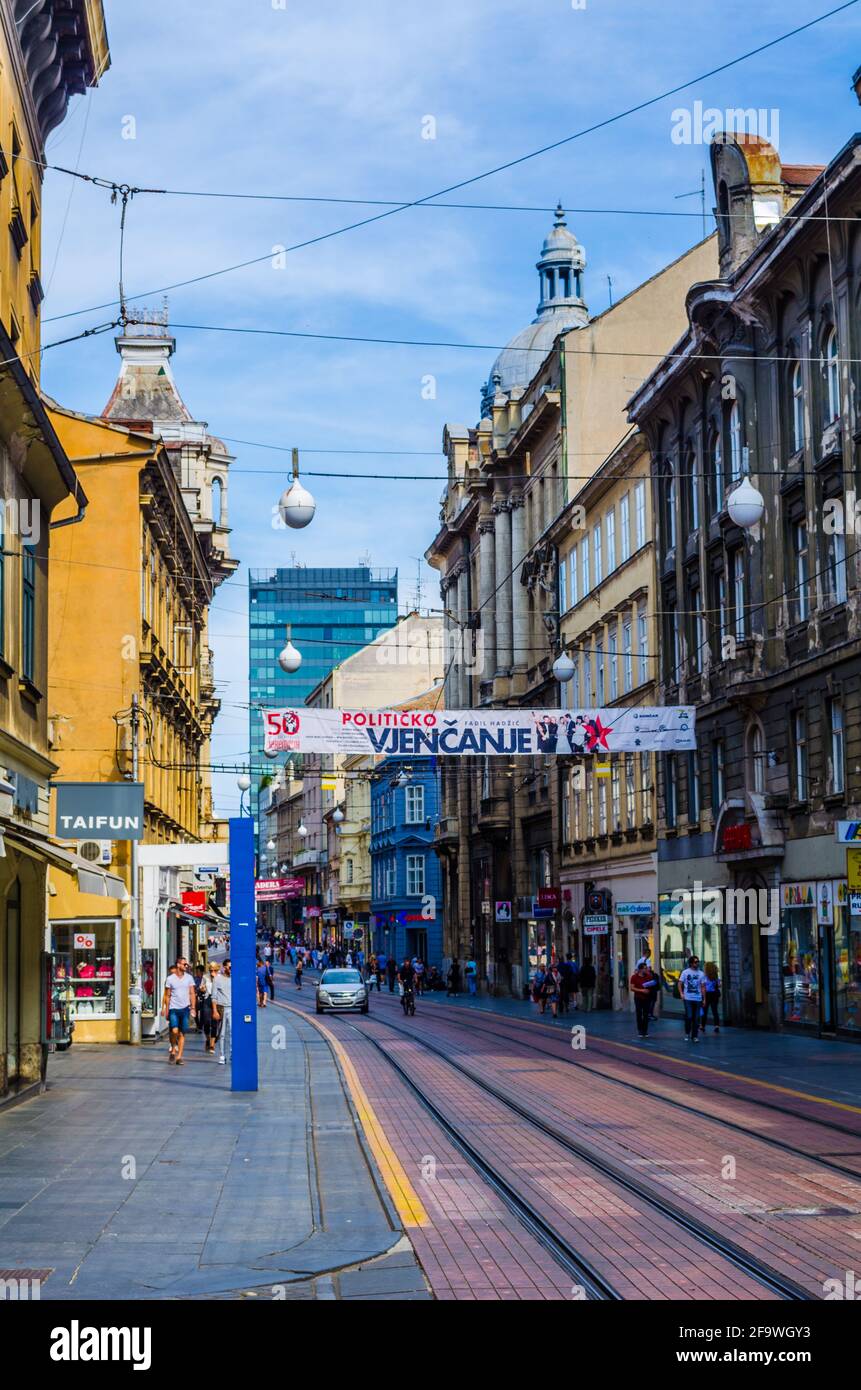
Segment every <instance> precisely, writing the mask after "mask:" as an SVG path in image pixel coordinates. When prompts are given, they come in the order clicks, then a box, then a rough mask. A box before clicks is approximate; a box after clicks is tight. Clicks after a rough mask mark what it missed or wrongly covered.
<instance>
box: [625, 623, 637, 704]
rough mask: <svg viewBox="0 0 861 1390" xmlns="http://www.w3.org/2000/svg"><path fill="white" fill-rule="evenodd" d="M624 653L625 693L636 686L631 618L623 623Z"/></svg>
mask: <svg viewBox="0 0 861 1390" xmlns="http://www.w3.org/2000/svg"><path fill="white" fill-rule="evenodd" d="M622 654H623V657H624V662H625V675H624V682H625V685H624V688H625V693H626V694H627V692H628V691H629V690H632V689H633V686H634V662H633V653H632V651H631V619H630V618H626V619H625V621H624V622H623V623H622Z"/></svg>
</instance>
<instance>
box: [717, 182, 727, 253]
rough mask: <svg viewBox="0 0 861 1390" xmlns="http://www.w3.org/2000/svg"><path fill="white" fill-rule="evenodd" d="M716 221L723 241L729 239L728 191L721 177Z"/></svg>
mask: <svg viewBox="0 0 861 1390" xmlns="http://www.w3.org/2000/svg"><path fill="white" fill-rule="evenodd" d="M718 221H719V223H720V229H721V232H722V234H723V239H724V241H729V239H730V217H729V193H728V192H727V186H726V184H725V183H724V181H723V179H721V181H720V183H719V184H718Z"/></svg>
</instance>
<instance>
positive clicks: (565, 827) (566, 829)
mask: <svg viewBox="0 0 861 1390" xmlns="http://www.w3.org/2000/svg"><path fill="white" fill-rule="evenodd" d="M562 843H563V845H568V844H570V843H571V779H570V777H566V778H565V780H564V781H563V783H562Z"/></svg>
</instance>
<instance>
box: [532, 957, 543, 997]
mask: <svg viewBox="0 0 861 1390" xmlns="http://www.w3.org/2000/svg"><path fill="white" fill-rule="evenodd" d="M544 975H545V970H544V961H543V960H540V961H539V962H538V965H537V966H536V967H535V974H534V975H533V976H532V1002H533V1004H540V1003H541V999H542V992H543V990H544Z"/></svg>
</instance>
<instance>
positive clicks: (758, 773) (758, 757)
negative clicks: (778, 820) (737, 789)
mask: <svg viewBox="0 0 861 1390" xmlns="http://www.w3.org/2000/svg"><path fill="white" fill-rule="evenodd" d="M747 785H748V787H749V788H750V790H751V791H752V792H755V793H756V795H757V796H764V795H765V739H764V737H763V732H762V728H761V726H760V725H759V724H751V726H750V728H749V730H748V735H747Z"/></svg>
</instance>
